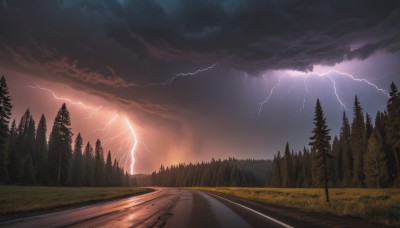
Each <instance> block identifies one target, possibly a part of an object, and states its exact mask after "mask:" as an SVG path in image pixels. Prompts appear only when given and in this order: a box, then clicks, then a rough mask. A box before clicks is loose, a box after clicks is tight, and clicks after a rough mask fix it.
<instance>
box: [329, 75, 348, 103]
mask: <svg viewBox="0 0 400 228" xmlns="http://www.w3.org/2000/svg"><path fill="white" fill-rule="evenodd" d="M329 79H330V80H331V81H332V87H333V91H334V92H335V96H336V100H337V101H339V103H340V105H341V106H342V107H343V108H344V109H345V110H347V107H346V105H345V104H343V102H342V100H341V99H340V97H339V95H338V93H337V89H336V82H335V80H333V78H332V77H331V76H329Z"/></svg>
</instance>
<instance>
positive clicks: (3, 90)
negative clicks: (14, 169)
mask: <svg viewBox="0 0 400 228" xmlns="http://www.w3.org/2000/svg"><path fill="white" fill-rule="evenodd" d="M11 109H12V104H11V96H10V95H9V92H8V86H7V82H6V79H5V78H4V76H2V77H1V79H0V183H6V182H7V181H8V179H9V174H8V169H7V165H8V152H7V147H6V144H7V139H8V135H9V134H8V133H9V132H8V125H9V121H10V117H11Z"/></svg>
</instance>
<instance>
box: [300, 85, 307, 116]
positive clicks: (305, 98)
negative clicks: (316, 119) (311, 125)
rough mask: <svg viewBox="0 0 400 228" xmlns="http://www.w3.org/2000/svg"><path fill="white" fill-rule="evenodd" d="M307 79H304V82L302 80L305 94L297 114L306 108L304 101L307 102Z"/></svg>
mask: <svg viewBox="0 0 400 228" xmlns="http://www.w3.org/2000/svg"><path fill="white" fill-rule="evenodd" d="M307 79H308V78H304V80H303V82H304V89H305V91H306V92H305V93H304V97H303V105H302V106H301V108H300V111H299V114H300V113H301V112H303V110H304V108H305V106H306V101H307V96H308V84H307V82H306V81H307Z"/></svg>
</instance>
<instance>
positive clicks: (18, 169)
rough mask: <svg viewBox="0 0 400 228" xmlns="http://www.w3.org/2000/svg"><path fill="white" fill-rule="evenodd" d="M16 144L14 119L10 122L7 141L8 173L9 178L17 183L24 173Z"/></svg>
mask: <svg viewBox="0 0 400 228" xmlns="http://www.w3.org/2000/svg"><path fill="white" fill-rule="evenodd" d="M17 145H18V129H17V126H16V123H15V120H14V121H13V122H12V124H11V129H10V138H9V143H8V154H9V158H10V162H9V164H8V173H9V174H10V180H11V182H12V183H18V182H20V181H22V178H23V175H24V164H23V159H22V156H21V155H20V153H19V151H18V148H17Z"/></svg>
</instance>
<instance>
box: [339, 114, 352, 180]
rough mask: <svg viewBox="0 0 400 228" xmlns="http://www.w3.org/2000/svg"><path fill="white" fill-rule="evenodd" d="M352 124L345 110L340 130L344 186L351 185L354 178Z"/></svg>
mask: <svg viewBox="0 0 400 228" xmlns="http://www.w3.org/2000/svg"><path fill="white" fill-rule="evenodd" d="M350 136H351V133H350V124H349V120H348V119H347V116H346V112H343V123H342V128H341V130H340V147H341V149H342V173H343V175H342V186H343V187H350V186H351V182H352V180H353V154H352V151H351V143H350Z"/></svg>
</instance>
